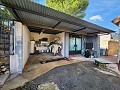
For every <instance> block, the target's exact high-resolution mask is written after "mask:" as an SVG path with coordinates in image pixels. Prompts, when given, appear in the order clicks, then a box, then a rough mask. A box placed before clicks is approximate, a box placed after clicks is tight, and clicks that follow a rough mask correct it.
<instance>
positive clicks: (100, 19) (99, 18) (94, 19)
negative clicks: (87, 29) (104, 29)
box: [89, 15, 103, 21]
mask: <svg viewBox="0 0 120 90" xmlns="http://www.w3.org/2000/svg"><path fill="white" fill-rule="evenodd" d="M89 19H90V20H93V21H103V18H102V17H101V16H100V15H95V16H92V17H90V18H89Z"/></svg>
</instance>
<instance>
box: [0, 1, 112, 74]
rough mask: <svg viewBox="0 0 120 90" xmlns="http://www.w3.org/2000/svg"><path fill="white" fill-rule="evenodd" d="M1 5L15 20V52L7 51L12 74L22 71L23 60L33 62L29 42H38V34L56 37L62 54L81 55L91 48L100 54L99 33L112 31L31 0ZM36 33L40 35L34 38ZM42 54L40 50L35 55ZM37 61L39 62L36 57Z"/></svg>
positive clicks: (63, 55)
mask: <svg viewBox="0 0 120 90" xmlns="http://www.w3.org/2000/svg"><path fill="white" fill-rule="evenodd" d="M0 5H2V6H5V7H6V8H7V9H8V10H9V11H10V13H11V14H12V15H13V16H14V19H11V20H12V21H14V26H13V27H14V34H15V37H14V49H13V50H14V54H11V55H10V73H11V74H14V73H22V72H23V70H24V68H25V65H27V64H26V62H30V63H32V64H33V63H34V62H35V61H34V60H35V58H34V57H36V55H35V54H34V53H33V54H34V55H33V56H30V53H31V46H32V45H31V42H32V41H34V42H35V44H36V43H37V44H41V42H40V43H39V42H38V41H39V39H41V38H40V37H41V36H43V37H42V38H44V37H45V38H46V37H47V36H50V37H49V38H48V37H47V38H48V41H47V43H50V42H51V41H52V40H53V39H55V38H56V37H59V38H60V41H59V43H60V44H61V47H62V50H61V55H62V57H67V58H68V57H69V55H70V53H71V52H73V53H75V54H76V53H77V54H82V55H84V51H85V50H86V49H92V48H94V50H95V51H96V52H97V57H99V56H100V48H99V35H101V34H109V33H112V32H114V31H113V30H109V29H107V28H104V27H101V26H98V25H95V24H93V23H90V22H87V21H84V20H81V19H79V18H76V17H73V16H71V15H67V14H65V13H62V12H59V11H56V10H54V9H51V8H49V7H46V6H43V5H40V4H37V3H34V2H31V1H30V0H0ZM45 35H47V36H45ZM36 36H39V38H37V39H36ZM71 42H74V44H73V43H71ZM35 44H33V51H34V48H36V47H35ZM45 52H47V50H45ZM41 55H42V54H39V55H38V57H40V56H41ZM46 56H47V55H46ZM31 57H32V60H33V61H29V59H28V58H31ZM54 57H55V56H52V58H54ZM44 59H45V58H44ZM36 62H38V63H40V61H39V60H36ZM63 62H64V61H63ZM73 62H74V61H73Z"/></svg>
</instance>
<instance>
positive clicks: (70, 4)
mask: <svg viewBox="0 0 120 90" xmlns="http://www.w3.org/2000/svg"><path fill="white" fill-rule="evenodd" d="M88 4H89V2H88V0H46V6H48V7H50V8H53V9H55V10H58V11H61V12H64V13H66V14H69V15H71V16H75V17H77V18H84V16H85V10H86V9H87V6H88Z"/></svg>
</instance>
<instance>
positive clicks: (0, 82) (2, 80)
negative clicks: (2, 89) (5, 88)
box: [0, 74, 9, 86]
mask: <svg viewBox="0 0 120 90" xmlns="http://www.w3.org/2000/svg"><path fill="white" fill-rule="evenodd" d="M8 77H9V74H3V75H0V86H2V85H4V83H5V81H6V80H7V79H8Z"/></svg>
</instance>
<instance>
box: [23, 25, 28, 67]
mask: <svg viewBox="0 0 120 90" xmlns="http://www.w3.org/2000/svg"><path fill="white" fill-rule="evenodd" d="M22 54H23V55H22V56H23V61H22V69H23V68H24V66H25V64H26V62H27V60H28V58H29V55H30V31H29V29H28V28H27V26H25V25H23V53H22Z"/></svg>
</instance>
